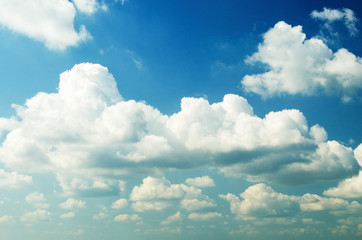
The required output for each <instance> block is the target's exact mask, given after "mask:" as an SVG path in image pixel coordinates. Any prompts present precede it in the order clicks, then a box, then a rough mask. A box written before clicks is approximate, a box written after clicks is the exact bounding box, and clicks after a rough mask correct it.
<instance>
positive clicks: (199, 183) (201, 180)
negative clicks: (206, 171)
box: [185, 176, 215, 187]
mask: <svg viewBox="0 0 362 240" xmlns="http://www.w3.org/2000/svg"><path fill="white" fill-rule="evenodd" d="M185 183H186V184H188V185H190V186H195V187H214V186H215V183H214V180H213V179H212V178H210V177H209V176H202V177H196V178H188V179H186V181H185Z"/></svg>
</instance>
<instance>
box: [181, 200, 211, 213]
mask: <svg viewBox="0 0 362 240" xmlns="http://www.w3.org/2000/svg"><path fill="white" fill-rule="evenodd" d="M180 205H181V208H183V209H186V210H187V211H195V210H199V209H202V208H209V207H215V206H216V204H215V203H214V202H213V201H212V200H210V199H207V200H199V199H183V200H181V204H180Z"/></svg>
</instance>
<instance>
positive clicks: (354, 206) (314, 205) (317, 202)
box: [300, 193, 362, 215]
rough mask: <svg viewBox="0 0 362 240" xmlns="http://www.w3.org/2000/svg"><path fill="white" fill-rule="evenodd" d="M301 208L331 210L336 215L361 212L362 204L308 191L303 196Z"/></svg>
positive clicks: (303, 209)
mask: <svg viewBox="0 0 362 240" xmlns="http://www.w3.org/2000/svg"><path fill="white" fill-rule="evenodd" d="M300 208H301V210H302V211H324V210H329V211H330V212H331V213H332V214H335V215H346V214H354V213H358V212H360V211H361V210H362V205H361V204H359V203H358V202H356V201H352V202H348V201H346V200H343V199H340V198H325V197H321V196H318V195H316V194H309V193H308V194H304V195H303V196H302V197H301V199H300Z"/></svg>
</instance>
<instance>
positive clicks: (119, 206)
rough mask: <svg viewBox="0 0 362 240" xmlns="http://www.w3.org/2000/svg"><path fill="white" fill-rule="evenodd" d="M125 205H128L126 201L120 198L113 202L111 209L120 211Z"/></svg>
mask: <svg viewBox="0 0 362 240" xmlns="http://www.w3.org/2000/svg"><path fill="white" fill-rule="evenodd" d="M127 205H128V202H127V199H125V198H121V199H118V200H117V201H115V202H113V203H112V206H111V208H113V209H122V208H124V207H126V206H127Z"/></svg>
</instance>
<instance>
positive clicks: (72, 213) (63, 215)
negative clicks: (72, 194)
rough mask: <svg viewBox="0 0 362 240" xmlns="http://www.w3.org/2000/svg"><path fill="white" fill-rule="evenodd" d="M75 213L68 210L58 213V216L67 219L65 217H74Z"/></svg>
mask: <svg viewBox="0 0 362 240" xmlns="http://www.w3.org/2000/svg"><path fill="white" fill-rule="evenodd" d="M74 217H75V214H74V212H68V213H64V214H62V215H60V218H63V219H67V218H74Z"/></svg>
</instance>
